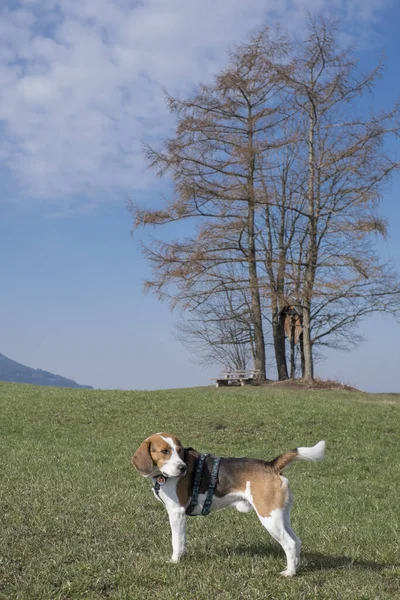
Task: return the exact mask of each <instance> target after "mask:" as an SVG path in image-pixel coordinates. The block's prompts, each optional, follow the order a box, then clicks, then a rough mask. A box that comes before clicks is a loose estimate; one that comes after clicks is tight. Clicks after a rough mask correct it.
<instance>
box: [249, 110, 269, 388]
mask: <svg viewBox="0 0 400 600" xmlns="http://www.w3.org/2000/svg"><path fill="white" fill-rule="evenodd" d="M248 115H249V123H251V121H252V113H251V108H250V106H249V111H248ZM248 153H249V154H248V175H247V193H248V208H247V240H248V255H247V263H248V269H249V284H250V296H251V312H252V321H253V326H254V355H255V356H254V368H255V370H257V371H259V379H260V380H261V381H265V380H266V379H267V374H266V369H265V339H264V331H263V322H262V312H261V299H260V287H259V281H258V276H257V256H256V242H255V237H256V232H255V193H254V169H255V154H254V147H253V131H252V129H251V127H250V130H249V132H248Z"/></svg>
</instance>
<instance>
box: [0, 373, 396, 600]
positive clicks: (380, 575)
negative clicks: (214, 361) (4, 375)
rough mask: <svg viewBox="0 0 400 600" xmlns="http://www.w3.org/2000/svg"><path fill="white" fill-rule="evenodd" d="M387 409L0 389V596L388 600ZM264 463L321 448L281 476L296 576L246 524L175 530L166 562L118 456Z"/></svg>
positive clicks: (353, 400) (161, 521) (147, 493)
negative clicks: (287, 493) (161, 445)
mask: <svg viewBox="0 0 400 600" xmlns="http://www.w3.org/2000/svg"><path fill="white" fill-rule="evenodd" d="M399 412H400V396H396V395H387V396H385V395H368V394H362V393H351V392H334V391H318V390H314V391H306V390H294V391H293V390H290V391H288V390H284V389H276V388H275V389H273V388H268V387H266V388H235V389H224V388H221V389H215V388H197V389H181V390H168V391H157V392H113V391H91V390H64V389H62V390H60V389H53V388H39V387H31V386H21V385H14V384H0V434H1V437H0V456H1V460H0V526H1V530H0V598H1V599H7V600H17V599H23V600H30V599H37V600H50V599H51V600H53V599H60V600H61V599H63V600H64V599H65V600H66V599H77V598H87V599H127V600H136V599H137V600H142V599H143V600H147V599H152V600H153V599H155V598H156V599H165V600H167V599H168V600H169V599H173V598H174V599H175V598H179V599H185V600H203V599H204V600H210V599H211V600H227V599H230V598H232V599H235V598H238V599H239V598H240V599H247V600H257V599H261V598H262V599H277V600H285V599H292V598H293V599H306V600H308V599H314V598H316V599H326V600H332V599H336V598H338V599H340V600H344V599H349V600H350V599H351V600H359V599H366V600H372V599H387V600H389V599H390V600H393V599H395V598H400V569H399V564H398V561H399V537H400V536H399V521H400V519H399V516H400V515H399V511H400V508H399V506H400V503H399V488H398V485H399V481H400V473H399V446H400V435H399V433H400V427H399V422H400V419H399ZM163 429H165V430H169V431H171V432H173V433H176V434H177V435H179V436H180V437H181V439H182V441H183V443H184V444H186V445H191V446H194V447H195V448H197V449H198V450H204V451H209V452H213V453H215V454H219V455H223V456H224V455H225V456H229V455H230V456H251V457H257V458H265V459H271V458H273V457H275V456H276V455H277V454H280V453H281V452H282V451H284V450H288V449H290V448H292V447H294V446H296V445H302V446H306V445H313V444H314V443H315V442H317V441H318V440H320V439H326V442H327V454H326V458H325V460H324V461H323V462H321V463H296V464H294V465H292V466H291V467H289V468H288V469H287V470H286V471H285V474H286V475H287V476H288V477H289V479H290V483H291V487H292V490H293V494H294V501H295V506H294V510H293V513H292V523H293V529H294V530H295V531H296V533H297V534H298V535H299V536H300V537H301V538H302V541H303V553H302V557H303V562H302V567H301V568H300V570H299V573H298V576H296V577H295V578H294V579H291V580H286V579H284V578H282V577H280V576H279V575H278V572H279V571H280V570H282V569H283V568H284V566H285V559H284V554H283V551H282V550H281V548H280V547H279V546H278V545H277V544H276V542H274V541H273V540H272V538H271V537H270V536H269V534H268V533H267V532H266V531H265V530H264V528H263V527H262V526H261V525H260V523H259V522H258V519H257V517H256V515H255V514H254V513H253V514H252V513H251V514H239V513H238V512H237V511H234V510H226V511H221V512H219V513H217V514H212V515H210V516H209V517H197V518H191V519H189V521H188V553H187V555H186V556H185V557H184V558H183V559H182V562H181V563H179V564H178V565H170V564H168V562H167V561H168V559H169V558H170V554H171V548H170V532H169V526H168V520H167V514H166V511H165V509H164V507H163V506H162V505H161V504H160V503H158V502H156V500H155V499H154V497H153V494H152V493H151V490H150V483H149V482H148V481H146V480H145V479H143V478H141V477H140V476H139V475H138V474H137V473H136V472H135V471H134V469H133V468H132V466H131V464H130V458H131V455H132V454H133V452H134V450H135V449H136V447H137V446H138V445H139V443H140V442H141V441H142V440H143V439H144V438H145V437H146V436H147V435H149V434H150V433H153V432H155V431H160V430H163Z"/></svg>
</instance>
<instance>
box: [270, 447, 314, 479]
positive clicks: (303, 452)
mask: <svg viewBox="0 0 400 600" xmlns="http://www.w3.org/2000/svg"><path fill="white" fill-rule="evenodd" d="M324 455H325V442H324V441H321V442H318V444H315V446H312V447H311V448H307V447H304V448H295V449H294V450H289V452H284V453H283V454H281V455H280V456H277V457H276V458H274V460H273V461H272V462H271V466H272V468H273V469H275V470H276V471H278V472H280V471H283V469H284V468H285V467H286V466H287V465H288V464H289V463H290V462H292V460H312V461H316V460H322V459H323V458H324Z"/></svg>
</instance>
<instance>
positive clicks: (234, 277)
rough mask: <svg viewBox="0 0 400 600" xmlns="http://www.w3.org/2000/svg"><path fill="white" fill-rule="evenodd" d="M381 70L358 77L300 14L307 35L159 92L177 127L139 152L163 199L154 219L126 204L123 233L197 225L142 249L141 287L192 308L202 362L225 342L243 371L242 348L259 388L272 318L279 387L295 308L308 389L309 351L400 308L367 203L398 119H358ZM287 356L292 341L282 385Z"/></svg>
mask: <svg viewBox="0 0 400 600" xmlns="http://www.w3.org/2000/svg"><path fill="white" fill-rule="evenodd" d="M379 74H380V66H378V67H377V68H376V69H375V70H374V71H372V72H371V73H369V74H367V75H366V76H363V75H357V65H356V62H355V60H354V57H353V54H352V52H351V51H350V50H346V49H344V50H343V49H342V48H341V46H340V44H339V43H338V41H337V36H336V29H335V27H334V26H333V25H332V24H331V23H329V22H328V21H324V20H322V19H315V20H314V19H312V18H310V19H309V32H308V36H307V38H306V39H305V41H304V42H302V43H297V42H296V43H292V44H289V43H288V42H287V40H286V39H284V38H283V37H280V36H278V35H276V36H271V34H270V32H269V30H268V28H263V29H261V30H260V31H259V32H258V33H257V34H255V35H253V36H252V37H251V38H250V40H249V42H248V43H246V44H243V45H241V46H238V47H236V48H235V49H234V50H233V51H232V52H231V53H230V62H229V65H228V67H227V69H226V70H225V71H223V72H222V73H221V74H220V75H218V76H217V77H216V78H215V81H214V82H213V83H212V84H211V85H208V86H200V88H199V90H198V92H197V93H195V94H194V95H193V96H192V97H191V98H189V99H188V100H180V99H177V98H172V97H170V96H167V101H168V105H169V108H170V110H171V112H172V113H173V114H174V115H175V117H176V120H177V128H176V132H175V134H174V135H173V136H172V137H171V138H170V139H168V140H167V141H166V143H165V145H164V148H163V149H162V150H161V151H157V150H155V149H153V148H149V147H147V149H146V154H147V158H148V160H149V163H150V166H151V167H153V168H154V169H156V170H157V172H158V174H160V175H163V174H165V173H167V174H168V175H170V176H171V177H172V180H173V182H174V195H173V197H172V199H171V200H170V201H167V202H166V204H165V207H164V208H163V209H161V210H149V209H141V208H139V207H138V206H134V205H132V212H133V216H134V227H135V228H137V227H142V226H148V225H153V226H160V225H164V224H168V223H172V222H176V221H185V222H186V223H190V222H191V221H192V220H194V223H195V224H196V227H194V226H193V227H191V226H190V225H189V228H188V229H187V231H186V235H185V236H184V237H183V236H180V237H178V238H177V239H175V240H171V241H168V242H166V241H160V240H159V241H155V242H154V243H153V244H151V245H149V246H147V247H145V248H144V252H145V255H146V256H147V257H148V259H149V260H150V262H151V264H152V266H153V277H152V279H151V280H150V281H148V282H147V284H146V285H147V288H148V289H151V290H152V291H154V292H155V293H156V294H157V295H158V296H159V297H160V298H163V299H164V298H168V299H169V300H170V301H171V303H172V305H180V306H181V307H183V308H184V309H189V310H190V311H192V313H191V314H192V317H191V318H190V319H189V322H188V323H187V324H186V326H185V327H186V329H184V332H183V335H186V336H187V337H189V338H191V339H193V337H195V338H197V339H198V340H199V343H200V344H201V345H202V347H203V349H204V345H208V346H209V348H210V353H209V354H208V357H210V356H216V355H218V356H219V357H221V356H223V355H224V352H225V356H226V352H227V349H228V347H229V352H231V351H233V352H234V353H235V352H236V353H237V352H239V354H240V353H241V352H242V351H243V352H244V354H243V355H242V356H239V355H238V354H237V355H235V356H232V355H230V358H229V359H226V360H228V362H230V363H231V364H232V365H233V364H236V365H238V364H243V363H242V362H241V361H243V360H245V356H246V357H247V354H246V353H247V352H248V351H249V348H250V347H251V350H252V353H253V355H254V367H255V369H257V370H259V371H260V372H261V374H262V378H263V379H265V378H266V370H265V369H266V366H265V365H266V351H265V347H266V341H265V328H266V326H267V322H270V323H271V328H272V337H273V345H274V351H275V359H276V365H277V371H278V377H279V378H280V379H285V378H287V377H288V375H289V373H288V368H287V360H286V342H285V330H284V321H283V320H282V318H281V316H282V314H284V312H285V311H286V312H287V311H288V310H295V311H296V313H297V314H298V315H299V322H300V321H301V329H302V331H301V335H300V337H299V342H300V357H301V368H302V375H303V377H304V378H305V379H308V380H310V379H312V378H313V365H314V355H313V352H314V353H315V348H318V346H322V347H323V346H325V345H327V346H331V347H337V348H348V347H350V346H351V344H352V343H354V342H356V341H357V340H358V339H359V338H358V337H357V333H356V329H355V328H356V325H357V324H358V322H359V321H360V319H362V318H363V317H365V316H366V315H368V314H369V313H371V312H376V311H382V312H389V313H392V314H396V315H397V314H398V310H399V306H400V284H399V280H398V276H397V274H396V272H395V270H394V269H393V268H392V266H391V265H390V263H384V262H382V261H380V259H379V256H378V255H377V253H376V251H375V238H376V236H384V235H385V234H386V225H385V223H384V222H383V221H382V219H380V218H379V216H378V214H377V208H378V205H379V201H380V199H381V196H382V194H383V192H384V186H385V184H386V183H387V182H388V180H389V179H390V176H391V173H392V172H393V171H394V170H395V169H397V168H398V166H399V164H398V163H396V162H395V161H394V160H392V159H391V156H390V153H389V151H387V150H386V149H385V145H384V144H385V140H386V138H387V137H388V136H390V135H398V132H399V126H398V122H397V121H398V116H399V110H398V107H397V106H395V107H394V108H393V109H392V110H389V111H386V112H382V113H372V114H370V113H368V114H367V111H366V109H365V106H364V105H363V104H362V103H360V99H361V98H362V96H363V94H365V93H366V92H369V91H370V90H371V89H372V87H373V85H374V83H375V81H376V79H377V77H378V76H379ZM241 297H242V298H245V299H246V307H245V308H243V306H242V305H241V303H240V302H239V301H238V299H239V298H241ZM244 319H245V320H244ZM242 336H244V337H242ZM296 341H297V339H296ZM242 344H244V345H243V347H242V346H241V345H242ZM239 349H240V350H239ZM205 356H207V352H206V353H205ZM294 357H295V351H294V342H292V344H291V348H290V363H291V368H290V375H291V376H293V375H294V372H295V358H294ZM246 360H247V358H246Z"/></svg>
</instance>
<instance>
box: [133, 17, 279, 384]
mask: <svg viewBox="0 0 400 600" xmlns="http://www.w3.org/2000/svg"><path fill="white" fill-rule="evenodd" d="M285 51H286V47H285V40H284V39H283V38H279V37H275V38H274V37H271V36H270V34H269V31H268V29H267V28H264V29H262V30H261V31H260V32H259V33H258V34H257V35H255V36H253V38H252V39H251V40H250V42H249V43H247V44H244V45H242V46H239V47H237V48H236V49H234V50H233V51H232V52H231V53H230V64H229V67H228V68H227V69H226V70H225V71H224V72H223V73H222V74H221V75H219V76H217V77H216V79H215V82H214V83H213V84H212V85H209V86H201V87H200V89H199V91H198V93H197V94H195V95H194V96H193V97H192V98H190V99H189V100H178V99H176V98H171V97H168V103H169V107H170V110H171V111H172V112H173V113H174V114H175V116H176V119H177V123H178V125H177V130H176V134H175V136H173V137H172V138H171V139H169V140H168V141H167V143H166V145H165V148H164V150H163V151H161V152H158V151H156V150H154V149H152V148H147V157H148V159H149V162H150V164H151V166H153V167H154V168H156V169H157V170H158V172H159V173H160V174H161V173H164V172H169V173H170V175H171V176H172V178H173V180H174V184H175V197H174V198H173V200H172V201H171V202H169V203H168V205H167V207H166V208H165V209H164V210H163V211H152V210H139V209H138V208H133V212H134V226H135V227H138V226H143V225H148V224H153V225H154V224H157V225H159V224H164V223H170V222H171V221H176V220H183V219H189V218H192V217H197V218H198V219H199V220H200V224H199V226H198V230H197V235H194V236H192V237H189V238H188V237H187V238H185V239H184V240H183V241H182V240H180V241H175V242H171V243H169V244H164V243H159V244H158V245H157V247H156V248H154V247H153V248H151V249H148V250H147V256H148V258H149V259H150V260H151V261H152V263H153V266H154V267H155V270H154V278H153V280H152V281H151V282H149V284H148V285H149V287H151V288H152V289H155V290H157V292H158V293H159V294H163V293H165V290H166V289H167V288H168V287H169V286H171V284H173V283H175V284H177V287H178V288H179V292H178V293H175V294H174V301H175V302H182V303H184V304H186V305H188V304H189V305H191V304H192V303H193V302H194V303H195V304H197V303H198V302H199V298H200V297H203V299H204V298H207V297H209V295H210V294H212V293H214V294H215V293H217V292H218V291H219V284H220V273H221V268H223V267H224V266H226V265H229V264H231V263H233V262H234V263H236V264H237V265H239V266H240V267H241V268H240V276H239V278H238V279H237V280H236V281H235V282H232V285H233V286H234V287H236V288H238V287H240V286H245V287H246V288H247V290H248V294H249V298H250V302H251V319H252V323H253V328H254V363H255V364H254V367H255V369H257V370H258V371H259V372H260V373H261V378H262V379H265V378H266V371H265V341H264V331H263V317H262V299H261V296H262V291H261V287H262V283H261V281H260V276H259V272H258V262H259V261H258V257H257V229H256V212H257V206H258V202H259V194H260V190H261V188H262V178H263V177H264V164H263V163H264V161H263V159H262V157H263V156H264V155H265V154H266V153H268V152H271V151H272V150H273V149H274V148H278V147H280V146H281V145H282V143H283V141H282V140H281V139H280V127H281V124H282V122H283V121H284V120H285V118H286V115H285V112H284V110H283V97H282V94H281V92H282V89H283V84H282V81H281V77H280V75H279V74H278V73H277V71H276V69H274V68H273V63H274V62H275V61H281V60H282V58H283V57H284V54H285ZM215 269H217V273H218V276H217V277H215V275H214V272H215Z"/></svg>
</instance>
